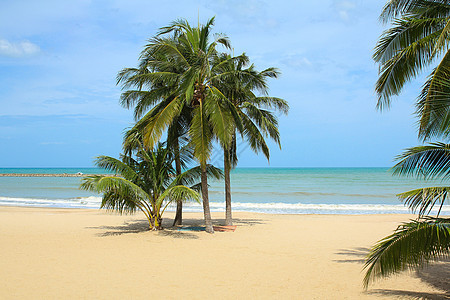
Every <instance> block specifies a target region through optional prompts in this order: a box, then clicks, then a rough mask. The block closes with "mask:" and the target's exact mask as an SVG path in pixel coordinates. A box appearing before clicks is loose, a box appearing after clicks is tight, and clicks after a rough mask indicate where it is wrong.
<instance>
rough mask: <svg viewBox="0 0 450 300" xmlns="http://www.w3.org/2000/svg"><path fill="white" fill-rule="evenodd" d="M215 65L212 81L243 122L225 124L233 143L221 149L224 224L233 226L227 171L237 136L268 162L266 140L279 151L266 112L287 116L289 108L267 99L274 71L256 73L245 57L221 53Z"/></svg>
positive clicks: (234, 155) (234, 156) (280, 101)
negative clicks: (275, 145)
mask: <svg viewBox="0 0 450 300" xmlns="http://www.w3.org/2000/svg"><path fill="white" fill-rule="evenodd" d="M222 62H223V63H222ZM217 65H218V67H217V68H216V70H217V72H218V74H217V76H213V77H212V79H213V81H214V82H215V85H216V86H218V87H219V89H220V90H221V91H222V92H223V94H224V96H225V97H227V99H228V100H229V101H230V102H231V103H232V104H233V106H234V107H235V109H236V111H237V113H238V115H239V118H240V122H241V123H242V126H237V125H236V124H229V125H228V126H230V127H233V136H232V143H231V144H230V146H229V147H223V151H224V155H223V156H224V175H225V207H226V209H225V223H226V225H232V212H231V182H230V181H231V180H230V171H231V169H232V168H234V167H235V166H236V165H237V162H238V157H237V143H236V133H237V132H238V133H240V134H241V137H242V138H243V140H244V141H246V142H247V143H249V144H250V147H251V148H252V150H254V151H255V152H259V151H262V152H263V153H264V155H265V156H266V158H267V160H269V158H270V152H269V147H268V146H267V144H266V142H265V138H266V137H270V138H272V139H273V140H274V141H275V142H276V143H277V144H278V145H279V147H280V148H281V143H280V134H279V131H278V121H277V117H276V116H275V115H274V114H273V112H272V111H270V110H267V109H272V110H279V111H281V112H282V113H284V114H287V112H288V110H289V105H288V104H287V102H286V101H285V100H283V99H280V98H275V97H269V96H268V93H267V92H268V85H267V78H277V77H278V75H279V71H278V70H277V69H275V68H268V69H266V70H263V71H261V72H258V71H257V70H255V67H254V65H253V64H252V65H250V66H249V59H248V57H247V56H246V55H245V54H242V55H240V56H238V57H235V58H232V57H231V56H230V55H228V54H221V55H219V57H218V62H217ZM255 92H259V93H261V94H262V95H263V96H262V97H257V96H256V95H255Z"/></svg>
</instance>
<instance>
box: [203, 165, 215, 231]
mask: <svg viewBox="0 0 450 300" xmlns="http://www.w3.org/2000/svg"><path fill="white" fill-rule="evenodd" d="M201 169H202V170H201V181H202V197H203V214H204V216H205V225H206V232H208V233H214V228H213V226H212V220H211V212H210V210H209V197H208V176H207V174H206V165H202V166H201Z"/></svg>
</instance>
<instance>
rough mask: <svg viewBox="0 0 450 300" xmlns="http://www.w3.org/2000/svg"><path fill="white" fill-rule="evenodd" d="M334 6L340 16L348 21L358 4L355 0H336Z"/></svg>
mask: <svg viewBox="0 0 450 300" xmlns="http://www.w3.org/2000/svg"><path fill="white" fill-rule="evenodd" d="M333 6H334V9H335V10H336V11H337V13H338V15H339V17H340V18H341V19H342V20H344V21H348V20H349V19H350V13H351V12H352V11H353V10H354V9H355V8H356V4H355V3H354V2H352V1H345V0H344V1H335V2H334V3H333Z"/></svg>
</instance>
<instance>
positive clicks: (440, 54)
mask: <svg viewBox="0 0 450 300" xmlns="http://www.w3.org/2000/svg"><path fill="white" fill-rule="evenodd" d="M380 19H381V20H382V21H383V22H389V21H392V27H391V28H389V29H387V30H385V31H384V32H383V34H382V35H381V37H380V39H379V41H378V43H377V45H376V47H375V53H374V55H373V58H374V60H375V61H376V62H378V63H379V64H380V76H379V78H378V81H377V83H376V92H377V94H378V104H377V106H378V108H380V109H383V108H385V107H389V106H390V104H391V97H392V96H394V95H398V94H399V93H400V92H401V90H402V88H403V86H404V85H405V83H406V82H408V81H409V80H411V79H412V78H414V77H416V76H417V75H418V74H419V73H420V72H421V71H423V70H424V69H425V68H427V67H430V66H433V65H434V66H435V67H434V69H433V70H432V71H431V73H430V74H429V76H428V79H427V81H426V82H425V84H424V85H423V88H422V92H421V94H420V95H419V97H418V100H417V114H418V116H419V118H420V121H419V136H421V137H422V138H423V139H427V138H429V137H432V136H439V135H441V134H442V133H443V131H448V130H447V128H448V127H449V124H450V114H449V104H450V101H449V98H448V91H449V90H448V86H445V85H443V84H442V80H443V79H446V78H448V77H449V68H450V52H449V39H450V35H449V33H450V1H447V0H390V1H388V3H387V4H386V5H385V7H384V9H383V11H382V13H381V16H380ZM435 62H437V64H435ZM445 95H447V96H445Z"/></svg>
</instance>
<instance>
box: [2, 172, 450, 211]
mask: <svg viewBox="0 0 450 300" xmlns="http://www.w3.org/2000/svg"><path fill="white" fill-rule="evenodd" d="M79 172H81V173H83V174H105V173H106V172H105V171H104V170H102V169H97V168H58V169H55V168H0V173H30V174H64V173H66V174H76V173H79ZM80 183H81V178H80V177H0V205H2V206H30V207H57V208H88V209H99V207H100V204H101V199H102V196H101V195H99V194H96V193H93V192H87V191H83V190H80V189H79V185H80ZM209 184H210V188H209V197H210V207H211V210H212V211H217V212H222V211H224V210H225V203H224V198H225V193H224V182H223V181H222V180H220V181H219V180H210V181H209ZM446 184H450V183H448V182H442V181H436V180H435V181H424V180H417V179H414V178H406V177H399V176H393V175H392V172H391V170H390V169H389V168H237V169H235V170H233V171H232V173H231V185H232V186H231V190H232V207H233V210H234V211H247V212H259V213H272V214H398V213H401V214H403V213H410V211H409V209H408V208H407V207H405V206H404V205H403V204H402V203H401V202H400V201H399V200H398V198H397V197H396V194H398V193H401V192H405V191H409V190H412V189H417V188H422V187H427V186H445V185H446ZM447 204H448V203H447ZM168 210H175V205H174V206H171V207H169V208H168ZM184 211H192V212H200V211H202V207H201V205H200V204H198V203H187V204H185V205H184ZM441 214H445V215H450V205H445V206H444V207H443V208H442V210H441Z"/></svg>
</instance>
